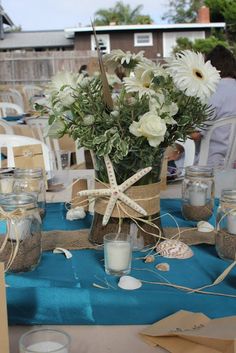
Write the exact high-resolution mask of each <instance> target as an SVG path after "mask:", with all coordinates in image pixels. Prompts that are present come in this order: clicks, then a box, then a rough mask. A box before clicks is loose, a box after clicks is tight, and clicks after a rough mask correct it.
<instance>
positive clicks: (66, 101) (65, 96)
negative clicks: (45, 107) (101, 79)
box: [46, 72, 84, 106]
mask: <svg viewBox="0 0 236 353" xmlns="http://www.w3.org/2000/svg"><path fill="white" fill-rule="evenodd" d="M83 79H84V76H83V75H77V74H73V73H71V72H58V73H57V74H56V75H55V76H54V77H53V79H52V81H51V84H50V86H49V87H48V89H47V92H46V93H47V94H50V93H51V94H52V95H57V97H58V99H59V101H60V104H61V106H69V105H70V104H72V103H73V102H74V100H75V98H74V97H73V91H74V89H75V88H76V87H77V84H78V83H81V82H82V81H83Z"/></svg>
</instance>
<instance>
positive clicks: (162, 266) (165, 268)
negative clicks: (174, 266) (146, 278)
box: [156, 262, 170, 272]
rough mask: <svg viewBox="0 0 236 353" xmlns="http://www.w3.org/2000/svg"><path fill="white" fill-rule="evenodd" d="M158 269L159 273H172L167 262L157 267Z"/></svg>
mask: <svg viewBox="0 0 236 353" xmlns="http://www.w3.org/2000/svg"><path fill="white" fill-rule="evenodd" d="M156 269H157V270H159V271H163V272H167V271H170V265H169V264H168V263H167V262H161V263H160V264H157V265H156Z"/></svg>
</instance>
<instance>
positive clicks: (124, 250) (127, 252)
mask: <svg viewBox="0 0 236 353" xmlns="http://www.w3.org/2000/svg"><path fill="white" fill-rule="evenodd" d="M105 251H106V256H105V257H106V267H107V268H108V269H109V270H112V271H117V272H118V271H123V270H126V269H128V268H129V264H130V259H131V243H130V242H128V241H120V240H114V241H111V242H109V243H107V244H106V250H105Z"/></svg>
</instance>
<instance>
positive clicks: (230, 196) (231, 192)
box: [220, 189, 236, 203]
mask: <svg viewBox="0 0 236 353" xmlns="http://www.w3.org/2000/svg"><path fill="white" fill-rule="evenodd" d="M220 200H221V201H223V202H226V201H227V202H235V203H236V189H223V190H222V191H221V196H220Z"/></svg>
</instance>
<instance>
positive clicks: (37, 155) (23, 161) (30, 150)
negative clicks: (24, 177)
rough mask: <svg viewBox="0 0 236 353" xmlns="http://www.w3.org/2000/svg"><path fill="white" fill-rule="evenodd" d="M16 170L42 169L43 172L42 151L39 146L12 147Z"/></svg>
mask: <svg viewBox="0 0 236 353" xmlns="http://www.w3.org/2000/svg"><path fill="white" fill-rule="evenodd" d="M13 153H14V160H15V166H16V168H26V169H34V168H42V169H43V170H45V166H44V158H43V150H42V146H41V145H40V144H39V145H26V146H19V147H13Z"/></svg>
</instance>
